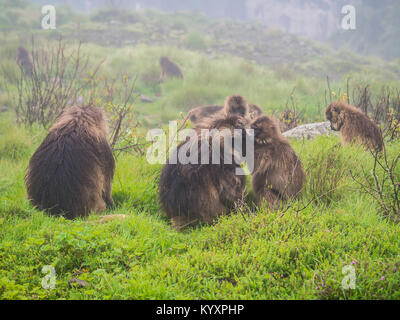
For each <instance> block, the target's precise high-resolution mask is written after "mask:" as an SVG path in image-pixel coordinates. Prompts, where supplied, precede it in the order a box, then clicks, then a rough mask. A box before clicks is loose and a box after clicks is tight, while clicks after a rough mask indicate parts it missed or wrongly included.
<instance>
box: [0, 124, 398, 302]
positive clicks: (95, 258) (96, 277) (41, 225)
mask: <svg viewBox="0 0 400 320" xmlns="http://www.w3.org/2000/svg"><path fill="white" fill-rule="evenodd" d="M6 122H7V123H9V126H5V125H4V124H5V123H6ZM12 128H14V129H12ZM15 128H16V127H15V126H14V125H13V122H12V117H6V118H4V119H2V126H1V127H0V144H1V143H4V141H7V144H13V145H18V146H20V149H19V150H22V151H19V152H18V156H17V157H15V156H14V153H13V152H11V151H10V152H9V153H8V154H5V153H4V152H3V153H0V297H1V298H2V299H399V298H400V288H399V286H400V285H399V284H400V273H399V272H398V268H399V267H400V256H399V252H400V241H399V237H398V235H399V231H400V226H399V225H395V224H393V223H391V222H389V221H388V220H386V219H384V218H383V217H382V216H381V214H380V212H379V208H378V207H377V206H376V204H375V203H374V201H372V200H371V199H370V198H369V197H368V196H366V195H364V194H362V193H361V192H360V190H359V189H358V188H357V187H356V185H355V184H354V182H353V181H352V179H351V178H350V177H349V174H348V170H349V169H353V170H357V168H359V166H360V165H363V166H364V167H365V168H369V167H371V166H372V160H371V158H370V156H369V154H368V153H366V152H363V151H361V150H360V149H358V148H356V147H348V148H342V147H335V145H336V144H337V143H338V142H339V140H338V138H336V137H332V138H329V137H320V138H318V139H316V140H314V141H306V142H293V146H294V147H295V149H296V151H297V153H298V154H299V156H300V158H301V159H302V161H303V163H304V166H305V168H306V169H307V170H308V176H309V177H314V176H315V175H316V174H317V171H318V170H317V166H315V161H321V159H324V158H326V157H334V158H335V159H336V161H337V162H335V163H338V164H341V166H340V169H341V170H343V175H341V178H340V181H339V183H338V189H337V190H335V191H334V192H333V194H332V195H331V197H330V198H329V199H328V198H324V199H321V201H320V202H319V203H316V202H315V203H313V204H311V205H310V206H309V207H308V208H306V209H305V210H303V211H301V212H297V211H296V210H295V208H296V205H295V207H294V208H293V209H290V210H289V211H287V212H285V213H284V214H282V213H281V212H269V211H268V210H267V209H265V208H260V209H258V210H257V212H255V213H253V214H245V216H244V217H243V216H242V215H241V214H232V215H230V216H226V217H222V218H221V219H220V220H219V221H218V222H217V223H216V224H215V225H213V226H199V227H196V228H192V229H188V230H186V231H184V232H177V231H175V230H173V229H172V228H171V226H170V223H169V221H168V220H167V219H166V218H165V217H164V216H163V215H162V213H161V211H160V205H159V203H158V198H157V190H158V177H159V175H160V169H161V166H160V165H155V166H153V165H149V164H148V163H147V161H146V159H145V158H142V157H134V156H130V155H122V156H121V157H120V158H119V159H118V161H117V171H116V175H115V179H114V185H113V197H114V199H115V203H116V208H115V209H114V210H112V211H109V212H107V214H126V215H127V216H128V218H127V219H125V220H123V221H112V222H109V223H106V224H97V223H95V221H96V215H91V216H90V217H89V218H88V219H78V220H76V221H68V220H65V219H63V218H54V217H50V216H47V215H46V214H44V213H42V212H39V211H37V210H35V209H33V208H32V207H31V206H30V204H29V203H28V201H27V200H26V195H25V187H24V182H23V176H24V171H25V168H26V166H27V163H28V160H29V157H30V155H31V154H32V152H33V151H34V149H35V148H36V147H37V145H38V144H39V143H40V141H41V139H42V138H43V132H39V131H37V132H30V131H27V130H25V129H18V130H19V135H16V134H15V130H17V129H15ZM21 137H24V138H21ZM22 140H23V141H25V142H24V143H22V144H21V141H22ZM2 150H3V148H2ZM332 150H336V153H335V155H334V156H332ZM388 150H389V154H390V155H394V154H395V152H399V151H400V144H399V143H395V144H392V145H389V146H388ZM328 184H329V183H328ZM323 187H324V186H322V187H321V188H323ZM315 192H317V191H315V189H312V188H309V180H308V181H307V183H306V188H305V193H304V199H303V200H304V201H305V202H307V201H308V200H310V199H311V198H312V197H314V196H315V195H314V193H315ZM298 206H299V207H301V206H302V205H301V203H298ZM45 265H52V266H54V267H55V270H56V274H57V278H56V288H55V289H53V290H49V291H47V290H45V289H43V288H42V286H41V283H42V278H43V277H44V276H45V275H44V274H42V273H41V270H42V268H43V266H45ZM346 265H352V266H353V267H354V268H355V270H356V289H355V290H343V289H342V286H341V282H342V280H343V277H344V275H343V274H342V268H343V267H344V266H346ZM73 277H76V278H79V279H81V280H85V281H86V282H87V283H88V286H87V287H86V288H80V287H78V286H73V287H69V285H68V281H69V280H70V279H71V278H73Z"/></svg>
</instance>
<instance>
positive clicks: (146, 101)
mask: <svg viewBox="0 0 400 320" xmlns="http://www.w3.org/2000/svg"><path fill="white" fill-rule="evenodd" d="M140 101H142V102H145V103H152V102H153V99H152V98H150V97H148V96H146V95H144V94H142V95H141V96H140Z"/></svg>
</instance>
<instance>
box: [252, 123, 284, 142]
mask: <svg viewBox="0 0 400 320" xmlns="http://www.w3.org/2000/svg"><path fill="white" fill-rule="evenodd" d="M251 129H253V130H254V140H255V142H256V143H257V144H269V143H272V141H273V139H274V138H275V137H276V136H277V130H278V125H277V124H276V122H275V121H274V120H272V119H271V118H269V117H267V116H262V117H259V118H257V119H256V120H254V121H253V123H252V124H251Z"/></svg>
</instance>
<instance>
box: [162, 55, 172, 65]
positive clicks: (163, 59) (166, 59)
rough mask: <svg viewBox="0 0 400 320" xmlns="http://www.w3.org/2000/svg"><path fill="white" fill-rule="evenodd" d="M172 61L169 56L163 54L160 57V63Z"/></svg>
mask: <svg viewBox="0 0 400 320" xmlns="http://www.w3.org/2000/svg"><path fill="white" fill-rule="evenodd" d="M170 61H171V60H169V58H168V57H166V56H162V57H161V58H160V65H162V66H165V65H168V63H169V62H170Z"/></svg>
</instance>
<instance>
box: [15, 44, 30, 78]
mask: <svg viewBox="0 0 400 320" xmlns="http://www.w3.org/2000/svg"><path fill="white" fill-rule="evenodd" d="M17 64H18V65H19V66H20V67H21V68H22V70H24V72H25V74H26V75H27V76H29V77H31V76H32V74H33V58H32V55H31V54H30V53H29V52H28V50H26V49H25V48H24V47H22V46H21V47H18V49H17Z"/></svg>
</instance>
